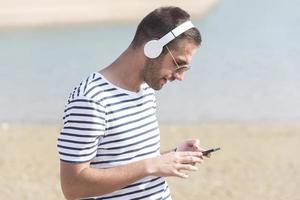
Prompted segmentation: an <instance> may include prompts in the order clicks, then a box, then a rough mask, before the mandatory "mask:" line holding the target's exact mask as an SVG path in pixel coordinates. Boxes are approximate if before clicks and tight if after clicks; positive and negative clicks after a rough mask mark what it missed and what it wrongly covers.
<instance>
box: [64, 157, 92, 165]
mask: <svg viewBox="0 0 300 200" xmlns="http://www.w3.org/2000/svg"><path fill="white" fill-rule="evenodd" d="M91 160H93V158H89V159H87V160H82V161H73V160H71V161H70V160H65V159H62V158H60V161H63V162H66V163H74V164H78V163H86V162H90V161H91Z"/></svg>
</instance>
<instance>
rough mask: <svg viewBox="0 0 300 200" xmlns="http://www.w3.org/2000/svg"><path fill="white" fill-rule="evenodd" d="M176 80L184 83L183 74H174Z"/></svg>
mask: <svg viewBox="0 0 300 200" xmlns="http://www.w3.org/2000/svg"><path fill="white" fill-rule="evenodd" d="M174 78H175V79H176V80H178V81H182V80H183V74H180V73H178V72H175V74H174Z"/></svg>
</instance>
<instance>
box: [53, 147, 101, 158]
mask: <svg viewBox="0 0 300 200" xmlns="http://www.w3.org/2000/svg"><path fill="white" fill-rule="evenodd" d="M96 151H97V149H96V150H95V151H93V152H92V153H87V154H71V153H63V152H61V151H59V152H58V153H59V154H60V155H64V156H71V157H86V156H90V155H92V154H94V153H95V152H96Z"/></svg>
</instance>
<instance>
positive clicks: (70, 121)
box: [64, 120, 105, 126]
mask: <svg viewBox="0 0 300 200" xmlns="http://www.w3.org/2000/svg"><path fill="white" fill-rule="evenodd" d="M66 123H78V124H97V125H101V126H105V124H103V123H100V122H94V121H81V120H68V121H66V122H64V124H66Z"/></svg>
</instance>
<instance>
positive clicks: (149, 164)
mask: <svg viewBox="0 0 300 200" xmlns="http://www.w3.org/2000/svg"><path fill="white" fill-rule="evenodd" d="M154 159H155V158H148V159H145V160H144V170H145V173H146V174H147V175H148V176H152V175H155V173H156V171H157V170H156V169H155V165H154V163H155V162H156V161H154Z"/></svg>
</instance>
